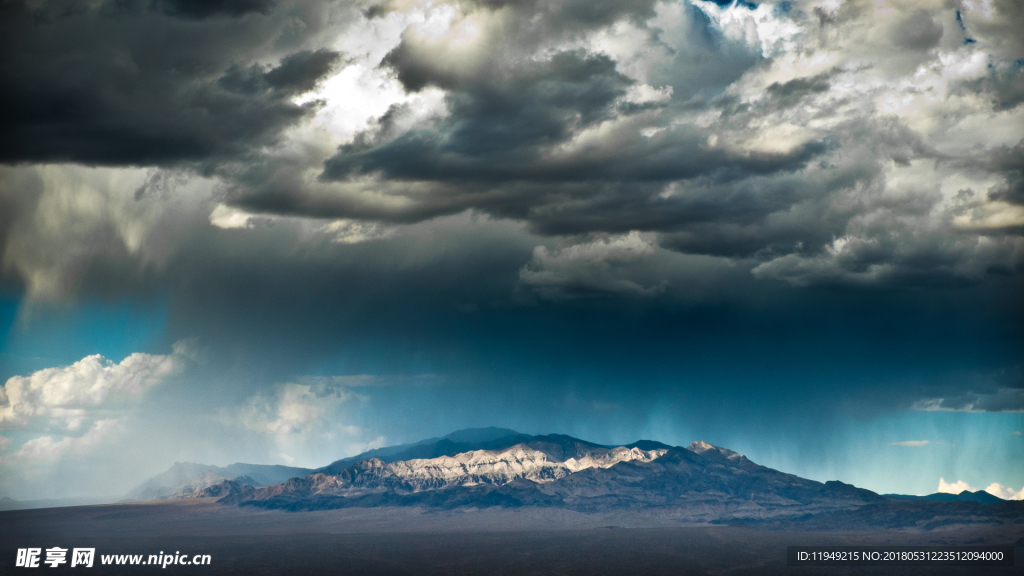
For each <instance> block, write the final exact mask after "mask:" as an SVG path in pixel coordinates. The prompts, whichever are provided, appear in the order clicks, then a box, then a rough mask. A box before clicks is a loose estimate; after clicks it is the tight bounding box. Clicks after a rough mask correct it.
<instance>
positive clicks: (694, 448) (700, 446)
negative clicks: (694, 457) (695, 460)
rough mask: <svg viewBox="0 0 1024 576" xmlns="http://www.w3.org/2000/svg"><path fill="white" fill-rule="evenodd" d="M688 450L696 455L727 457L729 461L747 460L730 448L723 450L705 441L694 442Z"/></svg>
mask: <svg viewBox="0 0 1024 576" xmlns="http://www.w3.org/2000/svg"><path fill="white" fill-rule="evenodd" d="M686 449H687V450H689V451H690V452H693V453H695V454H706V453H708V452H710V453H712V454H714V453H717V454H721V455H722V456H725V457H726V458H728V459H729V460H746V458H747V457H746V456H744V455H743V454H739V453H737V452H733V451H732V450H729V449H728V448H721V447H719V446H715V445H714V444H712V443H710V442H705V441H703V440H697V441H695V442H692V443H691V444H690V445H689V446H687V447H686Z"/></svg>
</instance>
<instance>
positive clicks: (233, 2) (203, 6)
mask: <svg viewBox="0 0 1024 576" xmlns="http://www.w3.org/2000/svg"><path fill="white" fill-rule="evenodd" d="M275 4H276V2H274V0H152V2H151V6H152V7H153V8H155V9H156V10H159V11H161V12H163V13H165V14H168V15H171V16H179V17H182V18H195V19H201V18H210V17H214V16H233V17H239V16H244V15H245V14H249V13H256V14H268V13H270V11H271V9H273V7H274V5H275Z"/></svg>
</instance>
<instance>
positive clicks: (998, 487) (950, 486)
mask: <svg viewBox="0 0 1024 576" xmlns="http://www.w3.org/2000/svg"><path fill="white" fill-rule="evenodd" d="M964 490H967V491H968V492H977V491H978V490H980V488H975V487H974V486H971V485H970V484H968V483H967V482H964V481H963V480H957V481H956V482H946V480H945V479H943V478H939V487H938V489H937V490H936V492H940V493H943V494H959V493H961V492H963V491H964ZM985 492H988V493H989V494H991V495H993V496H996V497H998V498H1002V499H1003V500H1024V488H1021V489H1020V490H1014V489H1013V488H1011V487H1009V486H1004V485H1002V484H1000V483H998V482H993V483H991V484H989V485H988V487H987V488H985Z"/></svg>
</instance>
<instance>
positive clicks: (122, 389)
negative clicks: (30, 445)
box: [0, 347, 183, 430]
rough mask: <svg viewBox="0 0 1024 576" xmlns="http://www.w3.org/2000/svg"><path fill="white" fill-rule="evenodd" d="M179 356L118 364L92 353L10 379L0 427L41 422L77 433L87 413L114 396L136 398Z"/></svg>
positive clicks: (137, 356)
mask: <svg viewBox="0 0 1024 576" xmlns="http://www.w3.org/2000/svg"><path fill="white" fill-rule="evenodd" d="M180 351H183V348H180V347H178V348H177V349H176V352H175V354H172V355H166V356H164V355H154V354H143V353H141V352H136V353H134V354H132V355H130V356H128V357H127V358H125V359H124V360H122V361H121V362H120V363H118V364H115V363H114V362H112V361H110V360H107V359H106V358H104V357H103V356H101V355H99V354H93V355H91V356H86V357H85V358H82V359H81V360H79V361H78V362H75V363H74V364H72V365H70V366H63V367H55V368H45V369H43V370H39V371H37V372H34V373H33V374H31V375H29V376H13V377H11V378H9V379H8V380H7V383H6V384H5V385H4V386H3V387H0V427H3V428H13V427H17V426H24V425H25V424H27V423H28V422H29V421H30V420H31V419H33V418H39V417H42V418H51V419H53V420H55V421H58V422H61V423H62V424H63V426H64V427H65V428H67V429H68V430H76V429H78V428H79V426H81V424H82V423H83V421H84V420H86V419H87V418H88V417H89V414H90V412H91V411H93V410H95V409H97V408H99V407H101V406H103V405H104V404H106V403H107V402H108V401H110V400H112V399H113V398H114V397H117V396H122V395H127V396H130V395H137V394H139V393H141V392H142V391H143V390H144V389H145V388H147V387H149V386H152V385H154V384H156V383H158V382H159V381H160V380H161V379H162V378H164V377H166V376H168V375H170V374H171V373H172V372H174V370H175V367H176V363H177V362H180V358H176V355H177V354H178V353H179V352H180Z"/></svg>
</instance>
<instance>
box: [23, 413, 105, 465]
mask: <svg viewBox="0 0 1024 576" xmlns="http://www.w3.org/2000/svg"><path fill="white" fill-rule="evenodd" d="M120 430H121V425H120V423H119V422H118V421H117V420H116V419H114V418H106V419H103V420H97V421H96V423H95V424H93V426H92V428H90V429H89V431H88V432H86V433H85V434H83V435H81V436H78V437H75V436H65V437H63V438H61V439H59V440H54V439H53V436H41V437H39V438H33V439H32V440H29V441H28V442H25V443H24V444H22V446H21V448H20V449H18V451H17V452H15V454H14V457H15V458H19V459H24V460H54V459H56V458H59V457H60V456H62V455H64V454H68V453H71V454H80V453H82V452H87V451H89V450H90V449H92V448H94V447H96V446H98V445H100V444H102V443H103V442H104V441H105V440H107V439H108V438H109V437H110V436H112V435H113V434H115V433H117V432H118V431H120Z"/></svg>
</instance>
